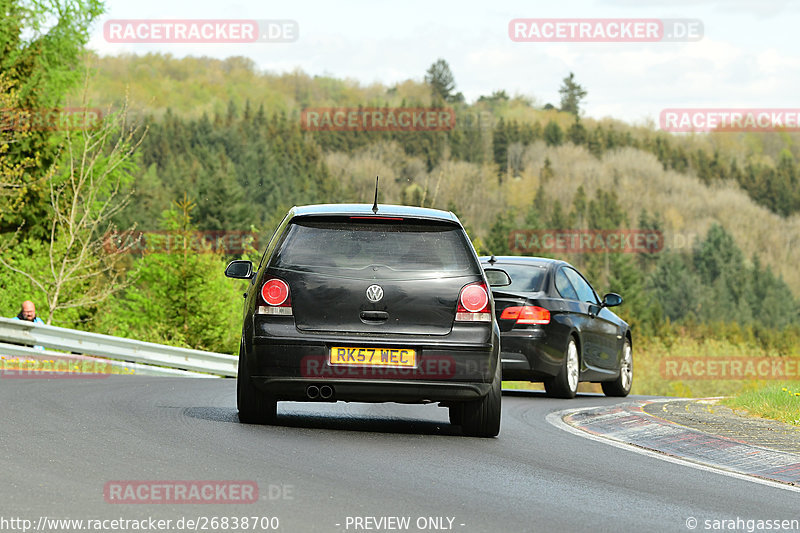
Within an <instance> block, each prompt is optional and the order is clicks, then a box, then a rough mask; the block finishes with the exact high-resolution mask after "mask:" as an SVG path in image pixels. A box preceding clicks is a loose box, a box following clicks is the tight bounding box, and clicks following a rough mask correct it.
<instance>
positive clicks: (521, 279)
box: [493, 264, 545, 292]
mask: <svg viewBox="0 0 800 533" xmlns="http://www.w3.org/2000/svg"><path fill="white" fill-rule="evenodd" d="M493 266H494V267H496V268H501V269H503V270H505V271H506V273H507V274H508V275H509V276H510V277H511V285H508V286H506V287H502V288H501V289H500V290H503V291H520V292H539V291H541V290H542V284H543V283H542V282H543V281H544V276H545V267H544V266H539V265H512V264H502V265H501V264H496V265H493Z"/></svg>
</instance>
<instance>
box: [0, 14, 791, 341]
mask: <svg viewBox="0 0 800 533" xmlns="http://www.w3.org/2000/svg"><path fill="white" fill-rule="evenodd" d="M12 5H14V6H16V8H15V9H16V10H15V9H12V10H11V11H10V12H9V13H10V15H9V16H7V17H6V18H4V19H3V20H2V22H0V25H2V27H1V28H0V30H2V34H3V35H4V36H5V37H4V38H5V39H6V42H5V43H3V44H4V47H3V48H2V50H0V54H2V55H1V56H0V95H2V98H3V101H2V102H0V104H2V105H0V107H3V108H14V109H35V108H38V107H48V106H49V107H52V106H58V105H63V104H64V103H66V102H71V103H74V102H76V101H81V102H83V103H84V104H85V105H89V104H91V105H93V106H97V105H110V106H111V107H110V108H109V111H110V112H109V113H107V115H106V117H105V120H104V124H103V126H102V127H100V128H98V129H96V130H92V131H83V132H64V131H55V130H30V129H29V130H25V129H11V130H2V131H0V204H1V205H0V294H2V298H0V312H1V313H2V314H3V316H13V315H15V314H16V313H17V311H18V306H19V302H21V301H22V300H23V299H32V300H34V301H35V302H37V307H38V309H39V314H40V316H43V318H45V319H46V320H47V321H48V322H50V323H53V324H56V325H62V326H67V327H78V328H84V329H89V330H93V331H99V332H103V333H110V334H115V335H123V336H130V337H134V338H139V339H143V340H151V341H155V342H165V343H172V344H176V345H182V346H190V347H196V348H201V349H208V350H214V351H221V352H229V353H234V352H235V351H236V349H237V338H238V335H239V331H238V327H239V326H238V325H237V321H238V320H239V313H240V305H241V298H240V293H241V290H240V289H241V287H240V286H239V285H237V284H236V283H235V282H233V281H230V280H226V279H225V278H224V277H223V275H222V272H223V268H224V264H225V263H226V262H227V261H229V260H230V259H232V258H235V257H238V256H225V255H224V254H223V253H222V252H219V251H216V252H207V253H198V252H197V251H196V250H194V249H192V248H191V247H189V246H188V245H186V243H187V242H188V240H187V239H188V235H190V234H191V232H193V231H196V230H223V231H239V230H241V231H249V232H253V233H255V234H257V235H261V236H263V239H260V242H263V243H266V241H267V239H268V237H269V236H270V235H271V232H272V230H273V229H274V227H275V226H276V224H277V223H278V222H279V221H280V219H281V218H282V217H283V215H284V214H285V212H286V210H287V209H288V208H289V207H291V206H292V205H301V204H308V203H327V202H351V201H356V202H358V201H361V202H363V201H371V185H370V184H371V183H374V176H375V175H381V177H382V178H383V179H382V190H381V202H383V203H404V204H409V205H424V206H426V207H434V208H439V209H447V210H452V211H454V212H455V213H457V214H458V215H459V217H460V218H461V219H462V221H463V222H464V224H465V226H466V228H467V231H468V233H469V234H470V237H471V238H472V240H473V243H474V244H475V246H476V248H477V249H478V251H479V253H486V254H489V253H491V254H496V255H501V254H513V253H515V251H514V250H512V249H511V247H510V243H509V236H510V235H511V232H512V231H514V230H520V229H523V230H524V229H540V228H561V229H566V228H575V229H616V228H623V229H624V228H638V229H652V230H657V231H663V232H664V233H665V235H666V234H671V232H675V231H678V230H686V228H689V229H691V230H692V231H696V232H697V233H698V237H699V238H698V239H697V240H696V241H695V242H694V243H693V245H692V246H690V247H684V248H681V249H678V248H675V247H671V246H666V247H665V249H664V250H662V251H659V252H657V253H653V254H620V253H591V254H568V255H566V256H564V258H565V259H567V260H568V261H570V262H572V263H573V264H575V265H576V266H578V267H579V268H580V269H582V270H583V271H585V272H586V273H587V275H588V277H589V278H590V279H591V280H592V282H593V283H594V285H595V287H596V288H597V289H598V291H601V292H606V291H614V292H618V293H620V294H622V295H623V296H624V298H625V304H624V305H623V306H622V307H620V308H619V309H620V310H619V313H620V314H621V316H623V318H625V319H626V320H628V321H629V322H630V323H631V324H632V326H633V328H634V331H635V333H636V335H637V336H641V337H642V338H644V337H653V338H655V337H669V336H671V335H677V334H679V333H678V332H681V333H680V334H682V335H684V334H687V332H688V334H690V335H701V336H702V335H708V334H712V333H709V332H712V331H713V332H714V333H713V335H720V336H726V338H730V339H735V340H737V342H738V341H741V342H745V343H754V344H759V345H762V346H768V347H770V348H771V349H774V350H775V351H776V353H788V352H789V351H790V350H791V349H792V347H793V346H795V347H796V346H797V345H798V344H800V343H798V340H800V304H799V303H798V299H797V298H798V296H800V288H799V287H797V286H795V285H794V284H793V282H794V281H797V279H798V278H797V277H792V276H797V275H798V274H797V272H795V271H796V269H795V268H794V267H793V264H792V262H791V261H793V260H794V259H796V255H792V254H795V253H796V252H795V248H796V247H795V246H792V243H794V242H796V240H797V237H798V235H800V230H799V229H798V224H797V217H798V212H800V188H798V186H797V185H798V184H797V180H798V175H799V174H800V164H799V163H798V157H797V155H798V154H797V150H798V147H797V144H795V141H796V139H795V138H794V137H792V136H791V135H789V134H781V133H770V134H760V135H762V137H754V135H753V134H741V135H738V134H707V135H692V136H680V135H670V134H666V133H663V132H659V131H656V130H655V129H654V128H652V127H647V126H630V125H626V124H624V123H620V122H615V121H610V120H606V121H596V120H591V119H586V118H582V117H581V113H580V100H581V99H582V98H583V96H585V95H586V90H585V89H584V88H582V87H581V86H580V85H579V84H578V83H577V81H576V77H575V76H574V74H572V73H570V75H569V76H568V77H567V78H564V80H563V82H562V91H561V94H562V108H561V109H560V110H559V109H555V108H553V106H549V108H551V109H545V107H547V106H544V107H540V106H537V105H536V104H535V103H534V102H532V101H531V100H530V99H527V98H525V97H519V96H515V97H509V96H508V95H507V94H506V93H505V91H502V90H498V91H496V92H494V93H493V94H492V95H489V96H485V97H481V98H480V99H478V101H476V102H475V103H473V104H468V103H466V102H465V101H464V97H463V95H462V94H461V93H458V92H456V90H457V86H456V80H455V77H454V76H453V74H452V72H450V71H449V67H448V65H447V63H446V61H444V60H442V59H439V60H437V61H436V62H434V63H433V65H432V66H431V68H430V69H429V70H428V71H427V72H426V73H420V74H421V78H423V81H421V82H412V81H409V82H408V83H405V84H400V85H398V86H395V87H380V86H377V87H376V86H371V87H368V88H360V87H358V86H352V85H348V84H347V83H345V82H343V81H341V80H335V79H331V78H311V77H309V76H306V75H303V74H302V73H294V74H291V75H281V76H277V75H271V74H263V75H260V74H258V73H256V72H255V70H254V67H253V66H252V64H249V63H248V62H247V61H246V60H243V59H241V58H233V59H231V60H227V61H217V60H210V59H197V58H187V59H173V58H170V57H165V56H159V55H150V56H143V57H135V56H119V57H111V58H97V57H95V56H93V55H91V54H88V55H83V44H84V43H85V42H86V39H87V34H86V27H87V24H88V23H89V22H90V21H91V20H93V18H94V17H96V16H97V14H98V13H99V4H93V3H89V4H85V5H83V6H79V5H78V4H75V5H76V6H77V7H75V8H74V11H72V12H69V13H67V14H66V15H65V17H64V20H63V21H62V27H60V28H59V31H57V32H55V33H54V34H52V33H48V34H46V35H40V36H38V38H37V34H36V31H33V37H27V36H26V33H25V30H26V28H27V29H30V28H34V29H35V28H36V27H37V26H36V24H41V23H42V22H43V21H44V20H45V18H46V14H45V12H44V11H36V9H35V8H24V7H20V6H22V4H14V3H13V2H12ZM37 21H38V22H37ZM53 35H55V36H58V37H59V38H60V40H59V39H55V38H54V37H53ZM55 50H57V51H58V53H59V54H60V55H59V57H61V58H63V60H61V61H60V62H55V63H54V62H52V61H49V60H48V59H47V58H49V57H51V54H52V53H55V52H54V51H55ZM88 64H91V65H94V68H95V70H94V71H93V72H92V71H91V70H87V69H85V68H83V66H85V65H88ZM142 65H149V67H150V69H151V71H152V72H153V73H154V74H153V75H152V76H138V77H137V76H133V75H131V73H133V72H139V73H141V72H142V69H141V68H140V67H141V66H142ZM187 65H193V66H195V67H196V66H197V65H201V66H204V69H201V70H197V69H195V72H204V73H205V74H198V75H197V76H195V77H193V76H192V75H190V74H186V73H185V72H184V71H185V70H190V71H191V69H189V68H188V66H187ZM224 69H229V70H230V72H231V74H230V80H231V81H230V84H231V85H230V86H229V87H228V89H227V90H226V91H223V94H225V95H226V96H224V97H221V96H220V97H216V96H214V97H213V98H211V100H212V104H211V105H205V103H204V105H198V106H197V108H198V109H200V111H199V112H196V113H195V112H190V111H186V107H187V105H188V106H189V107H191V102H192V98H194V96H192V95H193V94H194V93H195V92H196V91H183V90H179V91H172V92H171V93H170V95H171V96H170V97H169V98H167V97H165V96H164V94H165V93H164V92H162V91H161V90H160V89H159V88H158V87H155V88H154V87H151V86H150V84H153V83H155V82H154V81H153V80H154V79H159V78H162V79H163V80H165V81H164V84H165V86H167V85H168V86H169V87H171V88H173V89H174V86H175V83H176V81H175V80H176V79H178V78H181V79H182V80H183V81H181V83H183V84H184V85H185V86H186V87H187V88H188V87H197V88H198V90H208V91H210V90H211V89H210V88H209V87H205V86H204V85H203V77H204V76H206V75H208V73H215V72H221V71H222V70H224ZM84 72H91V73H90V74H88V77H87V78H86V80H85V81H86V87H85V88H84V87H83V81H84V80H82V78H81V75H82V73H84ZM176 73H178V74H176ZM423 74H424V77H423ZM120 80H122V81H124V80H128V82H129V83H131V87H130V91H129V93H130V94H131V95H134V96H132V97H131V102H130V107H129V108H128V107H126V103H125V99H124V98H122V96H121V93H120V92H114V89H113V88H112V87H113V86H114V84H117V83H120ZM242 80H244V81H242ZM248 80H249V81H248ZM237 83H241V84H242V85H241V86H242V87H244V85H245V84H249V85H248V86H250V85H253V86H255V87H259V86H262V87H264V88H265V89H264V94H265V95H267V96H265V97H263V98H259V97H258V96H257V94H256V93H254V91H253V90H252V88H250V89H247V90H245V89H243V90H242V91H241V92H242V95H241V96H237V97H229V96H227V95H229V94H231V93H236V88H237V87H238V85H236V84H237ZM557 83H558V82H557V81H554V84H557ZM137 84H139V86H138V87H137ZM259 84H260V85H259ZM143 86H147V87H148V90H149V91H150V92H151V93H152V94H153V95H154V96H155V97H158V98H160V104H158V105H152V104H148V103H147V102H146V101H137V100H135V95H136V94H141V92H142V87H143ZM201 92H202V91H201ZM173 93H174V95H173ZM212 96H213V95H212ZM205 97H208V94H206V95H205ZM170 98H179V99H181V98H182V99H184V100H186V101H180V102H177V101H176V102H172V100H170ZM76 99H78V100H76ZM171 103H176V105H175V106H174V107H175V109H174V110H173V108H172V107H173V106H172V105H169V104H171ZM164 104H167V105H164ZM309 105H316V106H325V105H364V106H378V107H387V106H391V107H398V106H399V107H425V106H433V107H450V108H452V109H454V110H455V113H456V117H457V120H456V127H455V128H454V129H452V130H450V131H440V132H311V131H304V130H303V129H302V128H301V124H300V120H299V115H300V111H301V110H302V108H303V107H304V106H309ZM77 161H89V162H90V163H91V164H90V165H88V166H86V165H85V166H81V165H79V164H76V162H77ZM654 167H657V168H654ZM648 180H649V181H648ZM623 184H625V185H623ZM636 187H638V188H639V189H636ZM673 188H674V189H679V188H685V189H686V190H692V191H696V192H695V193H694V196H693V197H692V198H681V199H680V200H672V199H668V200H665V198H672V197H667V196H666V193H663V194H662V193H660V192H658V191H669V190H671V189H673ZM636 190H647V191H652V193H650V194H641V193H637V192H636ZM676 197H677V196H676ZM712 198H714V199H715V201H716V202H719V205H720V206H719V207H715V208H714V209H718V211H715V212H714V213H717V214H709V212H710V211H709V210H708V209H703V205H701V206H697V205H696V204H709V205H710V201H711V200H710V199H712ZM664 202H667V203H666V204H665V203H664ZM692 206H693V207H692ZM689 207H692V208H693V209H694V211H691V212H690V211H689ZM698 213H702V214H698ZM743 219H745V220H744V221H743ZM759 224H762V225H759ZM763 225H769V227H772V228H774V230H773V232H774V233H775V234H774V235H770V236H769V239H767V238H766V236H765V235H764V230H762V229H761V228H762V227H764V226H763ZM131 228H136V229H139V230H159V231H161V232H164V233H165V234H172V235H174V236H176V237H178V238H182V239H183V241H179V242H183V243H184V245H183V247H178V248H176V249H172V250H170V251H168V252H167V251H149V252H145V253H143V254H137V253H132V251H131V250H119V249H117V250H111V251H109V249H108V247H107V246H104V245H103V244H104V242H105V241H104V239H105V237H106V236H107V235H108V234H109V232H111V231H112V230H115V229H116V230H122V231H124V230H128V229H131ZM747 228H757V229H753V230H752V231H750V230H748V229H747ZM774 243H778V245H775V244H774ZM259 251H260V250H258V249H256V248H253V249H249V250H247V251H246V253H245V256H246V257H251V258H256V257H258V254H259ZM787 280H788V281H787Z"/></svg>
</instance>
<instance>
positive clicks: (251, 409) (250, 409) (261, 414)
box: [236, 347, 278, 424]
mask: <svg viewBox="0 0 800 533" xmlns="http://www.w3.org/2000/svg"><path fill="white" fill-rule="evenodd" d="M236 405H237V407H238V408H239V422H242V423H244V424H271V423H272V422H274V421H275V417H276V415H277V412H278V402H277V401H275V399H274V398H272V397H270V396H268V395H266V394H264V393H263V392H261V391H260V390H258V389H256V388H255V386H254V385H253V382H252V381H251V380H250V374H249V373H248V371H247V363H246V362H245V357H244V350H243V347H239V370H238V374H237V376H236Z"/></svg>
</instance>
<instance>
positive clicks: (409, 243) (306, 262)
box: [273, 219, 480, 275]
mask: <svg viewBox="0 0 800 533" xmlns="http://www.w3.org/2000/svg"><path fill="white" fill-rule="evenodd" d="M469 246H470V245H469V243H468V242H467V239H466V237H465V234H464V232H463V230H462V229H461V228H460V227H457V226H453V225H452V224H441V223H436V222H427V221H425V222H412V221H408V220H402V221H381V222H370V223H364V222H357V221H353V220H350V219H345V220H335V221H331V220H325V221H312V220H303V221H298V222H295V223H294V224H292V225H291V227H290V228H289V230H288V233H287V235H286V238H285V239H284V241H283V245H282V246H281V249H280V251H279V253H278V254H277V256H276V258H275V262H273V265H274V266H276V267H278V268H289V269H296V268H301V269H317V268H330V269H350V270H358V269H363V268H366V267H369V266H386V267H388V268H390V269H392V270H394V271H407V272H420V271H443V272H447V273H454V274H455V273H457V274H459V275H461V274H464V273H478V272H479V270H478V269H479V268H480V267H479V265H478V263H477V261H475V258H474V256H473V255H472V252H471V250H470V249H469Z"/></svg>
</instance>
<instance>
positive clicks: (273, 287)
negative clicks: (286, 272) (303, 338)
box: [258, 278, 292, 315]
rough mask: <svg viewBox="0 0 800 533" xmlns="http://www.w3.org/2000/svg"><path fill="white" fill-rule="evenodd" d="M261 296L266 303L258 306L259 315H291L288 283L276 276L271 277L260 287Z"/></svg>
mask: <svg viewBox="0 0 800 533" xmlns="http://www.w3.org/2000/svg"><path fill="white" fill-rule="evenodd" d="M261 298H262V299H263V300H264V302H265V303H266V304H267V305H259V306H258V314H260V315H291V314H292V297H291V294H290V293H289V285H287V284H286V282H285V281H283V280H282V279H278V278H272V279H271V280H269V281H267V282H266V283H265V284H264V285H263V286H262V287H261Z"/></svg>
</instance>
